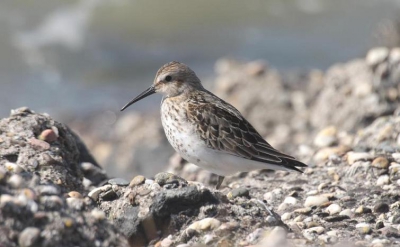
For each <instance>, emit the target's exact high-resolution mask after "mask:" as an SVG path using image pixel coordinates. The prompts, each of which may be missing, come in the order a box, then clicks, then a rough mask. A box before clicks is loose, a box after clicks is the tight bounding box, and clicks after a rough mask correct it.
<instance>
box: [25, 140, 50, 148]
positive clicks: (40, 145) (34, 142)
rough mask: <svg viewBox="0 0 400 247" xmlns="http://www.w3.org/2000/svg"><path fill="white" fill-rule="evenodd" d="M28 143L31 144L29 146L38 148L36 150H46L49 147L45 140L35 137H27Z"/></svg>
mask: <svg viewBox="0 0 400 247" xmlns="http://www.w3.org/2000/svg"><path fill="white" fill-rule="evenodd" d="M29 144H31V146H32V147H33V148H35V149H38V150H48V149H50V144H49V143H47V142H45V141H42V140H39V139H36V138H31V139H29Z"/></svg>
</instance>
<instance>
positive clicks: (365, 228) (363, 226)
mask: <svg viewBox="0 0 400 247" xmlns="http://www.w3.org/2000/svg"><path fill="white" fill-rule="evenodd" d="M356 229H357V230H358V231H359V232H360V233H362V234H368V233H370V232H371V226H370V225H369V224H367V223H359V224H357V225H356Z"/></svg>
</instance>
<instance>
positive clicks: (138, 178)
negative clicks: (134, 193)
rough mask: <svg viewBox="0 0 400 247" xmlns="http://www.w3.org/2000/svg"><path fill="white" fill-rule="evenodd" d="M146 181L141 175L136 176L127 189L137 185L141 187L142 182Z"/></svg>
mask: <svg viewBox="0 0 400 247" xmlns="http://www.w3.org/2000/svg"><path fill="white" fill-rule="evenodd" d="M145 180H146V178H145V177H144V176H142V175H137V176H136V177H134V178H133V179H132V180H131V182H130V183H129V187H131V188H132V187H135V186H137V185H141V184H143V183H144V181H145Z"/></svg>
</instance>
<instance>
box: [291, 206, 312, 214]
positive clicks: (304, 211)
mask: <svg viewBox="0 0 400 247" xmlns="http://www.w3.org/2000/svg"><path fill="white" fill-rule="evenodd" d="M311 211H312V209H311V207H306V208H298V209H296V210H294V211H293V212H294V213H299V214H309V213H311Z"/></svg>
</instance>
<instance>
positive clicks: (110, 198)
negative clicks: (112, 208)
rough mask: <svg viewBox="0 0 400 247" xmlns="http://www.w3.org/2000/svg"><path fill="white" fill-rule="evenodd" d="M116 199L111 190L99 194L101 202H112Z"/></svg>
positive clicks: (115, 194)
mask: <svg viewBox="0 0 400 247" xmlns="http://www.w3.org/2000/svg"><path fill="white" fill-rule="evenodd" d="M117 198H118V195H117V193H115V191H113V190H108V191H105V192H104V193H102V194H101V199H102V200H103V201H113V200H115V199H117Z"/></svg>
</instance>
